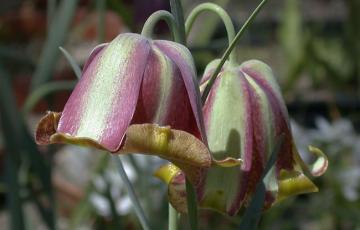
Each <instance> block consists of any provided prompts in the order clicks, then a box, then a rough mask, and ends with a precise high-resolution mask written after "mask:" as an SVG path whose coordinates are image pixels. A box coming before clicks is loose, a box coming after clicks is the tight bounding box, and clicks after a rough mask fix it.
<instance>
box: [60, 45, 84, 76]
mask: <svg viewBox="0 0 360 230" xmlns="http://www.w3.org/2000/svg"><path fill="white" fill-rule="evenodd" d="M59 50H60V51H61V52H62V53H63V54H64V56H65V58H66V60H67V61H68V62H69V64H70V66H71V68H72V69H73V71H74V73H75V75H76V77H77V79H80V78H81V68H80V66H79V65H78V64H77V62H76V61H75V59H74V58H73V56H71V54H70V53H69V52H68V51H67V50H66V49H64V48H63V47H61V46H60V47H59Z"/></svg>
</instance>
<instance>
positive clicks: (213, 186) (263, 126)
mask: <svg viewBox="0 0 360 230" xmlns="http://www.w3.org/2000/svg"><path fill="white" fill-rule="evenodd" d="M219 62H220V60H214V61H213V62H211V63H210V64H209V65H208V66H207V68H206V70H205V73H204V77H203V80H202V84H201V86H200V87H201V89H204V87H205V85H206V84H207V82H208V80H209V78H210V76H211V75H212V73H213V72H214V70H215V68H216V66H217V65H218V63H219ZM203 113H204V121H205V129H206V134H207V140H208V146H209V148H210V151H211V154H212V157H213V158H214V160H221V159H224V158H226V157H231V158H235V159H238V158H239V159H241V160H242V161H241V163H240V164H239V165H237V166H234V165H228V166H231V167H224V166H226V165H217V164H213V165H212V166H211V167H210V168H209V169H207V170H205V171H206V172H204V173H203V174H202V175H203V177H204V178H203V179H202V183H201V184H200V186H199V187H197V192H198V193H197V195H198V197H197V198H198V201H199V205H200V206H201V207H205V208H211V209H215V210H218V211H220V212H223V213H227V214H229V215H235V214H236V213H237V212H238V211H239V209H240V208H241V207H243V206H246V205H247V204H248V203H249V201H250V199H251V196H252V194H253V193H254V190H255V187H256V184H257V183H258V182H259V180H260V178H261V175H262V173H263V171H264V168H265V165H266V163H267V161H268V159H269V158H270V155H271V153H272V152H273V149H274V148H275V146H276V145H277V142H278V140H279V139H280V136H284V141H283V144H282V145H281V148H280V150H279V152H278V155H277V159H276V163H275V165H274V166H273V167H272V168H271V169H270V171H269V173H268V174H267V176H266V177H265V178H264V184H265V188H266V194H265V196H266V200H265V204H264V208H268V207H270V206H271V205H272V204H274V203H276V202H278V201H280V200H282V199H284V198H286V197H288V196H291V195H296V194H301V193H309V192H316V191H318V188H317V187H316V186H315V185H314V184H313V182H312V181H311V180H310V179H309V178H308V177H307V176H306V174H307V175H313V176H320V175H321V174H323V173H324V172H325V170H326V168H327V164H328V162H327V159H326V157H325V155H324V154H323V153H322V152H321V151H320V150H319V149H317V148H314V147H310V151H311V152H313V153H314V154H315V155H316V156H317V157H318V159H317V160H316V161H315V163H314V164H313V165H311V167H310V168H309V167H308V166H307V165H306V164H305V163H304V162H303V161H302V159H301V158H300V156H299V154H298V152H297V150H296V147H295V144H294V141H293V138H292V134H291V130H290V124H289V116H288V112H287V109H286V106H285V103H284V101H283V98H282V95H281V93H280V89H279V86H278V84H277V82H276V80H275V78H274V76H273V73H272V70H271V68H270V67H269V66H268V65H266V64H265V63H263V62H260V61H257V60H251V61H247V62H245V63H243V64H241V65H240V66H234V65H233V64H230V63H229V62H226V63H225V65H224V66H223V68H222V70H221V72H220V73H219V74H218V76H217V78H216V80H215V83H214V85H213V86H212V88H211V91H210V93H209V96H208V97H207V100H206V102H205V104H204V106H203ZM214 160H213V161H214ZM174 168H175V169H174ZM169 172H171V173H169ZM166 174H168V175H169V174H171V175H172V176H171V177H169V176H168V177H165V176H164V175H166ZM158 176H159V177H161V178H162V179H164V180H165V181H166V182H167V183H169V194H170V196H169V197H170V198H173V201H172V202H173V203H182V205H183V206H182V210H180V211H186V203H185V202H184V190H185V189H184V185H183V178H184V176H183V174H182V172H181V171H180V169H178V168H177V169H176V167H174V166H171V165H169V166H164V167H163V168H161V169H160V170H159V171H158Z"/></svg>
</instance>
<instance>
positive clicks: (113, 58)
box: [35, 33, 211, 184]
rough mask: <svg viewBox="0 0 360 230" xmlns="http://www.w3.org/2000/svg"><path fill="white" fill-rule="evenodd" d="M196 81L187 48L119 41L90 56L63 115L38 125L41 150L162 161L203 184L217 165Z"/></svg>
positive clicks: (132, 38) (137, 39)
mask: <svg viewBox="0 0 360 230" xmlns="http://www.w3.org/2000/svg"><path fill="white" fill-rule="evenodd" d="M195 76H196V73H195V67H194V64H193V59H192V56H191V54H190V52H189V50H188V49H187V48H186V47H184V46H182V45H180V44H177V43H175V42H170V41H163V40H150V39H148V38H145V37H143V36H141V35H137V34H132V33H126V34H120V35H119V36H118V37H117V38H115V39H114V40H113V41H112V42H110V43H108V44H102V45H99V46H98V47H96V48H95V49H94V50H93V51H92V53H91V55H90V57H89V59H88V60H87V62H86V63H85V66H84V68H83V72H82V77H81V79H80V80H79V82H78V84H77V85H76V87H75V89H74V91H73V92H72V94H71V96H70V98H69V100H68V101H67V103H66V105H65V108H64V110H63V111H62V112H61V113H56V112H48V114H47V115H46V116H45V117H44V118H42V120H41V121H40V123H39V125H38V127H37V130H36V134H35V135H36V142H37V143H38V144H50V143H71V144H79V145H85V146H92V147H96V148H99V149H102V150H107V151H109V152H113V153H118V152H119V153H144V154H152V155H157V156H160V157H162V158H164V159H167V160H170V161H171V162H173V163H174V164H175V165H177V166H178V167H180V168H181V169H182V170H183V171H184V172H185V173H186V175H187V176H188V177H189V179H190V180H191V181H192V182H193V183H194V184H198V183H199V181H198V179H199V175H198V174H199V172H200V168H202V167H208V166H209V165H210V162H211V157H210V154H209V152H208V148H207V146H206V144H204V143H206V137H205V134H204V133H205V132H204V125H203V120H202V119H203V118H202V111H201V106H200V100H199V94H200V93H199V90H198V85H197V83H196V79H195Z"/></svg>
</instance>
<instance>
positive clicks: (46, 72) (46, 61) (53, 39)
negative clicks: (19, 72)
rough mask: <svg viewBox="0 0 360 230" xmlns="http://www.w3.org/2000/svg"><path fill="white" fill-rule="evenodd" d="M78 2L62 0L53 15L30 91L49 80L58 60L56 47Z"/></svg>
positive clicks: (67, 27)
mask: <svg viewBox="0 0 360 230" xmlns="http://www.w3.org/2000/svg"><path fill="white" fill-rule="evenodd" d="M77 3H78V0H63V1H61V3H60V6H59V7H58V9H59V10H58V12H57V14H55V16H54V18H53V20H52V23H51V28H50V31H49V36H48V38H47V40H46V43H45V45H44V49H43V51H42V53H41V57H40V61H39V63H38V68H37V69H36V71H35V73H34V76H33V81H32V84H31V88H32V90H35V89H36V88H37V87H39V86H40V85H42V84H43V83H45V82H47V81H48V80H49V79H50V78H51V74H52V72H53V70H54V67H55V64H56V61H57V60H58V55H59V52H58V50H57V49H58V47H59V46H61V45H62V43H63V41H64V39H65V36H66V34H68V29H69V26H70V23H71V21H72V18H73V15H74V12H75V9H76V6H77Z"/></svg>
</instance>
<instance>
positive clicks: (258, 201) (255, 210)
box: [239, 134, 284, 230]
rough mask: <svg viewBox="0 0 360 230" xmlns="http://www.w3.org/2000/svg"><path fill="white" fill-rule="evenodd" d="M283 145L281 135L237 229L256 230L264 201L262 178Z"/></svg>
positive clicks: (273, 162) (282, 136)
mask: <svg viewBox="0 0 360 230" xmlns="http://www.w3.org/2000/svg"><path fill="white" fill-rule="evenodd" d="M283 143H284V135H283V134H282V135H281V136H280V138H279V140H278V141H277V143H276V145H275V147H274V149H273V152H272V153H271V156H270V159H269V160H268V162H267V164H266V166H265V169H264V172H263V174H262V175H261V179H260V181H259V182H258V184H257V185H256V190H255V193H254V195H253V197H252V200H251V202H250V205H249V207H248V208H247V209H246V211H245V213H244V215H243V217H242V219H241V222H240V226H239V229H242V230H243V229H246V230H252V229H256V228H257V225H258V223H259V220H260V217H261V210H262V208H263V205H264V201H265V192H266V190H265V185H264V182H263V180H264V177H265V176H266V175H267V173H268V172H269V171H270V169H271V167H272V166H273V165H274V164H275V162H276V159H277V156H278V154H279V152H280V149H281V147H282V145H283Z"/></svg>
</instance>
